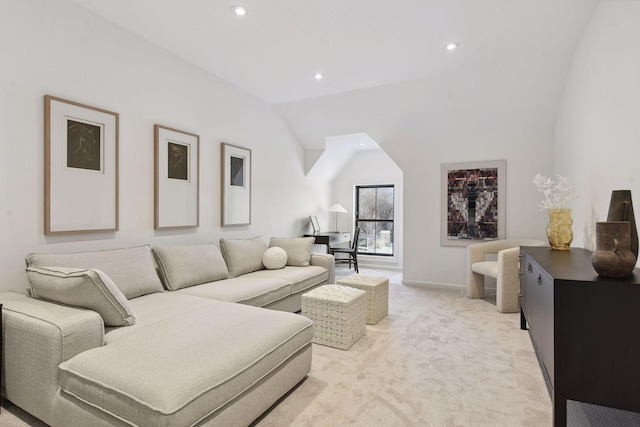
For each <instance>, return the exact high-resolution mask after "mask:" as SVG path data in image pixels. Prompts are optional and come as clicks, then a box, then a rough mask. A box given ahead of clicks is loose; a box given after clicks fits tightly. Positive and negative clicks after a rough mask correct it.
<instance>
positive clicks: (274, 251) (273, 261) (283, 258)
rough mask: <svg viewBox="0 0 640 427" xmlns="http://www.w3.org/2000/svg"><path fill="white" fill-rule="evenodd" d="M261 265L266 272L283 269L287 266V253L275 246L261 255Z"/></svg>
mask: <svg viewBox="0 0 640 427" xmlns="http://www.w3.org/2000/svg"><path fill="white" fill-rule="evenodd" d="M262 264H264V266H265V267H266V268H267V269H268V270H278V269H281V268H284V266H285V265H286V264H287V252H286V251H285V250H284V249H282V248H279V247H277V246H274V247H272V248H269V249H267V250H266V251H265V252H264V254H262Z"/></svg>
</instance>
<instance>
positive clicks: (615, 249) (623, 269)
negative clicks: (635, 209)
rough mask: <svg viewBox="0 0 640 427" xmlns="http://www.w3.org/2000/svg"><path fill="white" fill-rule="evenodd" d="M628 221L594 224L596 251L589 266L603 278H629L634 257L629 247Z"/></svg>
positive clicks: (634, 262)
mask: <svg viewBox="0 0 640 427" xmlns="http://www.w3.org/2000/svg"><path fill="white" fill-rule="evenodd" d="M629 236H630V225H629V221H606V222H597V223H596V250H595V251H594V252H593V255H591V265H593V268H594V270H596V272H597V273H598V274H599V275H600V276H603V277H613V278H618V279H623V278H626V277H629V276H631V273H633V268H634V267H635V265H636V257H635V255H633V252H631V248H630V246H629Z"/></svg>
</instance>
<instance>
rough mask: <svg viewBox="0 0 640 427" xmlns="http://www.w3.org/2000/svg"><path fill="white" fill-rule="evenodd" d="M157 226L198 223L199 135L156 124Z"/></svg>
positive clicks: (178, 226)
mask: <svg viewBox="0 0 640 427" xmlns="http://www.w3.org/2000/svg"><path fill="white" fill-rule="evenodd" d="M154 140H155V145H154V147H155V185H154V195H155V214H154V227H155V229H156V230H162V229H172V228H188V227H198V225H199V223H200V216H199V188H200V178H199V177H200V166H199V165H200V137H199V136H198V135H195V134H193V133H189V132H184V131H181V130H177V129H172V128H169V127H166V126H161V125H155V126H154Z"/></svg>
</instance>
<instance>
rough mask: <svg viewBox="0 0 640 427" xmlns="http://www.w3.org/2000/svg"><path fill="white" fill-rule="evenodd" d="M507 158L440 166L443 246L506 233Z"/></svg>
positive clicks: (478, 240)
mask: <svg viewBox="0 0 640 427" xmlns="http://www.w3.org/2000/svg"><path fill="white" fill-rule="evenodd" d="M505 165H506V162H505V161H504V160H492V161H483V162H470V163H449V164H443V165H441V185H442V188H441V194H442V200H441V226H440V244H441V245H442V246H467V245H470V244H472V243H478V242H483V241H487V240H502V239H505V236H506V221H505V212H506V209H505V206H506V205H505V181H506V175H505V167H506V166H505Z"/></svg>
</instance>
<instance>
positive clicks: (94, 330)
mask: <svg viewBox="0 0 640 427" xmlns="http://www.w3.org/2000/svg"><path fill="white" fill-rule="evenodd" d="M278 243H281V244H282V246H284V248H282V247H280V246H277V244H278ZM287 245H289V246H287ZM220 246H221V247H222V248H223V252H224V256H223V255H222V253H221V251H220V250H219V249H218V248H217V247H216V245H214V244H208V245H191V246H176V247H164V248H162V247H159V248H153V250H152V249H151V248H150V247H149V246H140V247H135V248H125V249H117V250H108V251H99V252H85V253H76V254H31V255H29V256H28V257H27V266H28V267H27V272H28V273H27V274H28V276H29V278H30V282H31V284H32V293H33V294H34V296H27V295H25V294H22V293H18V292H5V293H1V294H0V302H1V303H2V304H4V315H3V323H4V332H5V341H4V364H5V374H4V375H3V381H4V384H3V392H4V395H5V396H6V397H7V398H8V399H9V400H11V401H12V402H13V403H14V404H16V405H18V406H20V407H21V408H23V409H24V410H26V411H27V412H29V413H31V414H33V415H34V416H36V417H38V418H40V419H41V420H43V421H44V422H46V423H48V424H50V425H53V426H86V425H92V426H113V425H140V426H193V425H224V426H229V425H248V424H250V423H251V422H252V421H253V420H255V419H256V418H257V417H259V416H260V415H261V414H262V413H263V412H264V411H266V410H267V409H268V408H269V407H270V406H271V405H273V404H274V403H275V402H277V400H278V399H279V398H280V397H282V396H283V395H284V394H286V392H287V391H289V390H290V389H291V388H292V387H294V386H295V385H296V384H297V383H298V382H300V381H302V380H303V379H304V378H305V377H306V375H307V374H308V372H309V370H310V368H311V357H312V354H311V341H312V339H313V332H314V330H313V324H312V322H311V321H310V320H309V319H306V318H305V317H303V316H300V315H298V314H294V313H291V312H285V311H280V310H267V309H264V308H261V307H271V308H279V309H285V310H286V309H289V310H288V311H298V310H299V309H300V308H299V305H296V302H297V301H299V300H300V295H301V294H302V293H303V292H306V291H307V290H310V289H313V288H314V287H316V286H320V285H322V284H324V283H327V281H328V280H333V275H334V272H333V262H332V257H331V256H330V255H320V254H313V255H311V253H310V244H309V242H308V241H302V240H301V239H300V240H299V239H285V241H284V242H278V239H272V241H271V242H270V245H269V246H271V247H274V248H278V250H279V251H280V253H281V252H282V250H283V249H284V251H285V252H287V255H288V256H287V260H289V259H290V260H291V263H293V264H296V263H300V262H302V263H303V264H304V263H305V262H306V263H308V265H307V266H302V265H286V266H284V267H283V268H280V269H272V270H267V269H265V268H264V266H263V265H261V267H260V268H258V269H255V270H254V268H257V263H256V257H257V256H258V255H260V257H261V258H262V256H265V254H266V253H267V252H268V250H270V249H271V248H268V247H267V245H266V243H264V242H263V241H262V238H260V237H258V238H254V239H242V240H239V239H238V240H233V241H232V240H228V241H221V242H220ZM307 246H309V255H308V256H307V255H306V247H307ZM275 251H276V250H274V252H275ZM289 253H290V254H291V255H290V256H289ZM301 253H302V254H303V256H302V257H301V259H302V261H300V258H297V256H298V255H300V254H301ZM154 257H155V261H154ZM305 260H306V261H305ZM287 262H289V261H287ZM267 264H270V263H269V262H267ZM156 266H157V271H156ZM225 269H226V271H227V272H226V274H225ZM248 270H253V271H248ZM232 275H233V276H234V277H231V276H232ZM225 276H226V277H225ZM196 282H200V283H196ZM163 285H164V286H163ZM52 289H53V290H55V292H53V293H52ZM119 293H120V295H119ZM45 298H46V299H45ZM88 306H90V307H91V308H88ZM105 319H106V320H105ZM114 324H121V325H126V326H121V325H114Z"/></svg>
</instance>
